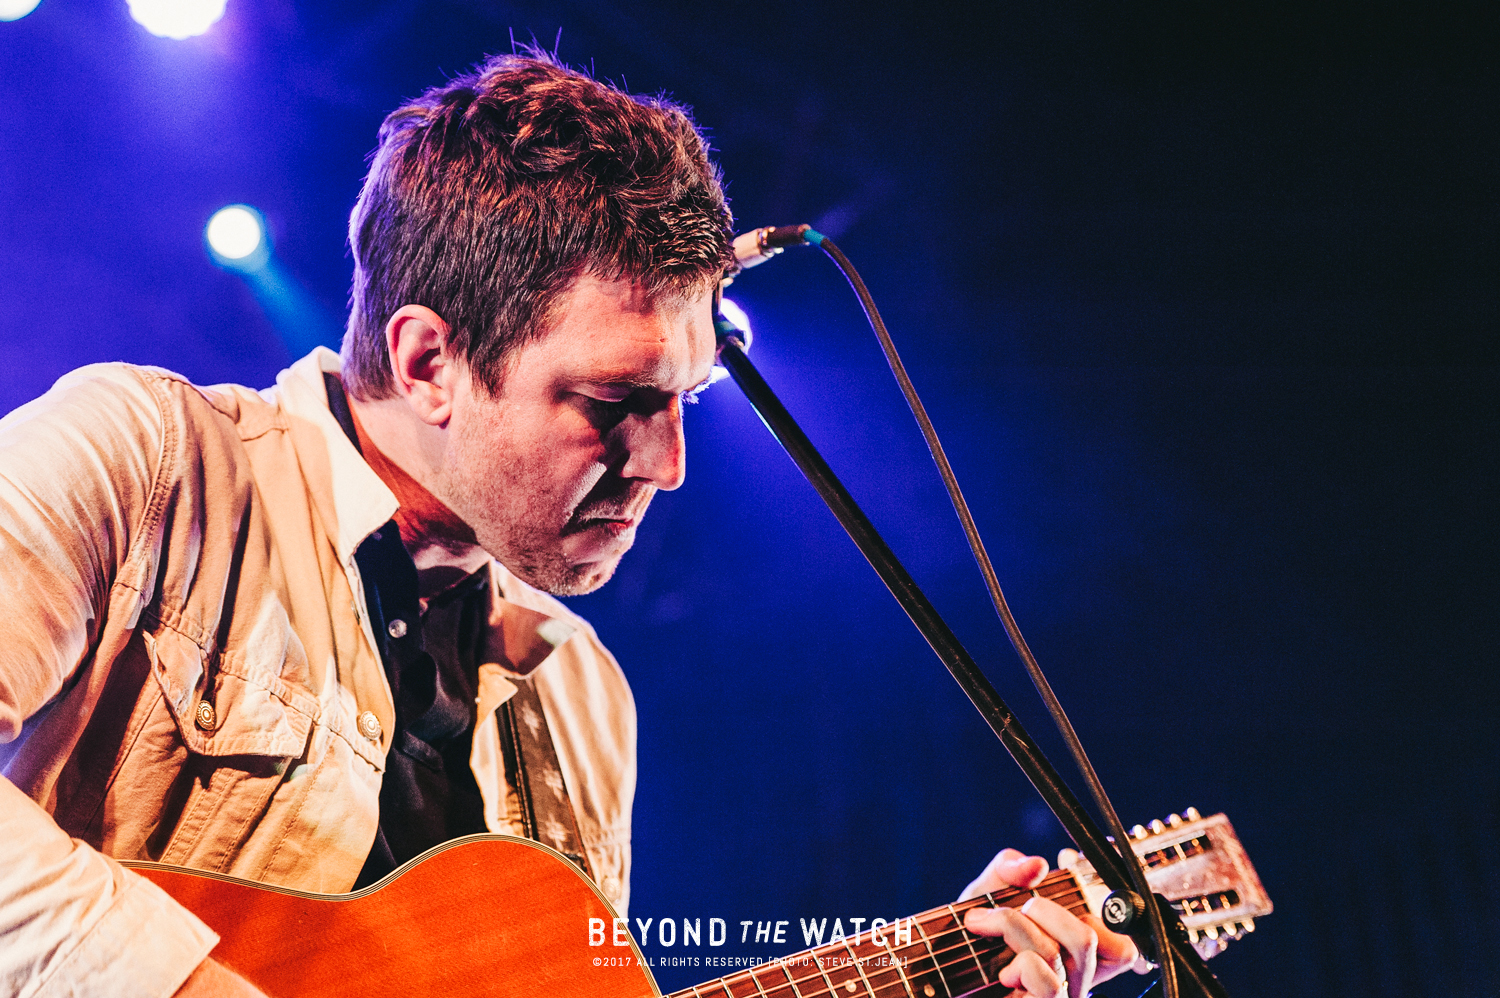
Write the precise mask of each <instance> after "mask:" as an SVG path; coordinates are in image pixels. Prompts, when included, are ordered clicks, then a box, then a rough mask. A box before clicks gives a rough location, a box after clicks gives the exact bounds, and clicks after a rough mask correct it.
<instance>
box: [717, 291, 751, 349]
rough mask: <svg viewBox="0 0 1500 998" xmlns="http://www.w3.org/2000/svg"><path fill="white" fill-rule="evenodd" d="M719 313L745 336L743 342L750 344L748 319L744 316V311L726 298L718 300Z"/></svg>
mask: <svg viewBox="0 0 1500 998" xmlns="http://www.w3.org/2000/svg"><path fill="white" fill-rule="evenodd" d="M719 311H720V312H723V313H724V318H726V319H728V320H729V321H730V322H732V323H734V324H735V325H736V326H738V327H740V329H741V331H743V332H744V334H745V342H746V343H748V342H750V335H751V330H750V317H749V316H748V315H746V314H745V310H744V309H742V308H740V307H739V305H737V304H735V303H734V302H733V301H731V300H730V299H728V298H720V299H719Z"/></svg>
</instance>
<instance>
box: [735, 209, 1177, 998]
mask: <svg viewBox="0 0 1500 998" xmlns="http://www.w3.org/2000/svg"><path fill="white" fill-rule="evenodd" d="M799 243H804V244H807V245H811V246H817V247H818V248H819V249H821V250H822V251H823V252H824V253H826V254H828V256H829V258H830V259H832V260H833V262H834V264H835V265H836V266H837V267H838V268H839V271H840V273H842V274H843V275H844V278H845V279H846V280H847V281H848V282H849V286H850V287H851V288H853V289H854V294H855V296H856V297H858V298H859V304H860V306H861V307H862V308H863V309H864V311H865V318H866V319H868V320H869V323H870V328H871V329H873V330H874V331H875V338H876V339H877V340H879V341H880V349H881V351H882V352H883V353H884V354H885V359H886V363H887V364H889V365H890V368H891V373H892V374H893V375H895V377H896V383H897V384H898V385H900V386H901V394H902V395H903V396H905V397H906V404H907V406H908V407H909V408H910V409H911V412H912V415H913V416H914V417H916V420H917V425H918V426H919V427H921V430H922V437H923V438H924V439H925V440H926V441H927V450H928V451H929V452H930V453H931V454H932V460H933V462H934V463H936V464H937V468H938V474H939V475H940V476H941V477H942V479H943V488H945V489H946V490H947V492H948V498H949V500H950V501H951V502H952V503H953V509H954V511H955V512H956V513H957V514H958V520H959V523H960V524H962V525H963V531H964V536H965V537H966V538H967V539H968V542H969V550H970V551H971V552H973V555H974V560H975V561H976V562H977V563H978V564H979V572H980V574H981V575H983V576H984V584H985V587H986V588H987V589H988V590H989V593H990V602H991V603H993V604H994V607H995V612H996V613H997V614H999V616H1000V621H1001V623H1002V624H1004V625H1005V633H1006V635H1007V636H1008V637H1009V638H1010V643H1011V647H1012V648H1014V649H1015V650H1016V654H1017V655H1018V656H1020V659H1021V662H1022V664H1023V665H1025V667H1026V674H1027V675H1028V676H1029V677H1030V678H1031V684H1032V685H1033V686H1035V687H1036V691H1037V693H1038V694H1039V695H1040V696H1041V698H1042V702H1043V703H1045V704H1046V705H1047V711H1048V713H1049V714H1051V715H1052V723H1053V724H1054V725H1055V726H1056V728H1057V730H1058V733H1059V734H1061V735H1062V738H1063V741H1064V742H1065V743H1066V744H1067V746H1068V752H1069V754H1070V755H1072V757H1073V762H1074V764H1075V765H1076V766H1077V767H1078V771H1079V772H1080V773H1081V774H1082V776H1083V779H1084V782H1085V783H1087V784H1088V788H1089V794H1090V796H1092V797H1093V799H1094V804H1095V806H1096V807H1097V808H1098V809H1099V812H1100V813H1101V814H1102V815H1103V816H1104V819H1105V824H1106V825H1107V826H1108V828H1109V832H1110V834H1111V835H1113V836H1114V840H1115V846H1116V849H1117V850H1118V851H1119V853H1120V858H1121V861H1122V862H1123V863H1124V866H1125V869H1126V870H1127V871H1128V873H1129V875H1130V882H1131V885H1132V886H1133V887H1134V889H1135V892H1136V893H1137V894H1139V895H1140V897H1141V900H1142V901H1143V902H1144V904H1145V908H1146V914H1147V916H1148V918H1149V920H1150V924H1151V936H1152V938H1153V939H1154V941H1155V943H1156V953H1157V964H1158V966H1159V967H1160V968H1161V974H1160V982H1161V985H1162V992H1163V995H1162V998H1179V995H1178V987H1177V973H1176V967H1175V965H1174V963H1173V954H1172V947H1171V946H1170V945H1168V943H1167V930H1166V923H1165V921H1164V920H1163V919H1162V914H1161V909H1160V908H1159V907H1158V906H1157V903H1156V898H1155V895H1154V894H1153V892H1152V890H1151V885H1150V884H1149V883H1148V882H1147V880H1146V871H1145V869H1144V867H1142V865H1141V860H1140V857H1139V856H1137V855H1136V854H1135V850H1134V849H1132V848H1131V847H1130V841H1131V840H1130V836H1129V835H1128V834H1127V833H1126V831H1125V826H1124V824H1122V823H1121V821H1120V816H1119V814H1117V813H1116V812H1115V806H1114V804H1113V803H1111V802H1110V799H1109V795H1108V794H1107V793H1106V792H1105V790H1104V784H1103V783H1101V782H1100V781H1099V774H1098V773H1096V772H1095V771H1094V764H1093V763H1092V762H1090V761H1089V757H1088V753H1087V752H1085V751H1084V748H1083V743H1082V742H1081V741H1079V739H1078V733H1077V732H1076V731H1074V730H1073V722H1072V721H1070V720H1068V715H1067V712H1066V711H1064V710H1063V706H1062V703H1061V702H1060V701H1059V700H1058V699H1057V694H1056V693H1054V692H1053V691H1052V684H1051V683H1049V682H1048V681H1047V677H1046V676H1045V675H1044V674H1043V673H1042V667H1041V666H1040V665H1038V664H1037V660H1036V656H1035V655H1033V654H1032V652H1031V647H1030V646H1029V645H1028V644H1027V643H1026V638H1025V637H1024V636H1023V635H1022V634H1021V628H1020V626H1019V625H1017V623H1016V618H1015V615H1014V614H1012V613H1011V610H1010V604H1009V602H1007V601H1006V599H1005V593H1004V591H1002V590H1001V588H1000V579H999V577H998V576H997V575H996V574H995V566H994V565H993V564H992V563H991V562H990V556H989V554H988V553H987V552H986V551H985V548H984V539H983V538H981V537H980V536H979V528H978V527H977V526H976V525H975V523H974V517H973V515H972V514H971V513H970V512H969V503H968V500H967V499H965V498H964V494H963V490H962V489H960V488H959V485H958V478H957V476H956V475H954V473H953V466H952V465H951V464H949V463H948V455H947V454H946V453H944V451H943V444H942V441H940V440H939V439H938V435H937V430H936V428H934V427H933V425H932V420H931V419H930V418H928V416H927V407H926V406H924V405H923V404H922V399H921V398H920V397H919V396H918V395H917V389H916V387H915V386H914V385H913V384H912V382H911V378H910V377H909V376H908V375H907V373H906V365H905V364H903V363H902V362H901V355H900V354H899V353H898V352H897V350H896V344H895V341H893V340H892V339H891V334H890V332H889V330H887V329H886V326H885V320H884V319H882V318H881V317H880V309H878V308H877V307H876V306H875V299H874V297H873V296H872V295H871V294H870V289H869V288H867V287H865V282H864V279H863V278H862V277H860V276H859V271H858V270H856V269H855V267H854V264H853V263H851V262H849V258H848V257H847V256H845V255H844V251H843V250H841V249H839V247H838V246H837V245H836V244H835V243H834V241H833V240H832V239H829V238H828V237H827V236H825V235H823V234H822V233H820V232H818V231H817V230H816V229H814V228H813V227H812V226H810V225H805V224H804V225H782V226H776V227H766V228H761V229H754V230H751V231H750V232H746V233H744V234H743V235H741V236H739V237H738V238H736V239H735V241H734V250H735V257H736V259H737V260H738V261H739V264H740V266H741V267H754V266H756V265H758V264H761V263H764V262H765V261H767V260H769V259H771V257H773V256H775V255H776V254H778V253H780V252H781V251H782V249H783V248H785V247H787V246H794V245H797V244H799Z"/></svg>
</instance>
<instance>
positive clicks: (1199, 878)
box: [1071, 807, 1271, 956]
mask: <svg viewBox="0 0 1500 998" xmlns="http://www.w3.org/2000/svg"><path fill="white" fill-rule="evenodd" d="M1130 847H1131V848H1132V849H1134V850H1135V854H1136V855H1137V856H1139V857H1140V858H1141V863H1142V864H1143V865H1144V866H1145V867H1146V880H1147V882H1148V883H1149V884H1150V885H1151V889H1152V890H1153V891H1154V892H1156V893H1157V894H1160V895H1162V896H1163V897H1165V898H1166V899H1167V900H1168V901H1170V902H1172V907H1173V908H1176V909H1177V913H1178V915H1180V916H1181V918H1182V924H1183V926H1184V927H1185V928H1186V929H1187V932H1188V939H1189V941H1190V942H1192V943H1193V944H1194V945H1195V946H1197V947H1198V950H1199V952H1200V953H1203V955H1204V956H1212V955H1213V954H1215V953H1217V952H1219V951H1220V950H1222V949H1223V948H1224V945H1225V944H1226V943H1227V942H1228V941H1229V940H1231V939H1239V938H1240V937H1241V936H1243V935H1244V934H1245V933H1247V932H1254V931H1255V920H1256V919H1257V918H1259V917H1261V916H1262V915H1269V914H1270V913H1271V899H1270V898H1269V897H1267V896H1266V890H1265V888H1264V887H1262V886H1261V883H1260V877H1259V876H1257V875H1256V873H1255V867H1253V866H1251V865H1250V857H1249V856H1247V855H1246V854H1245V847H1244V846H1242V845H1241V844H1240V840H1239V838H1238V837H1237V836H1236V835H1235V834H1234V826H1232V825H1230V823H1229V819H1228V818H1226V817H1225V816H1224V815H1222V814H1214V815H1210V816H1209V817H1207V818H1205V817H1203V816H1201V815H1200V814H1199V813H1198V811H1197V809H1195V808H1191V807H1190V808H1188V809H1187V810H1186V811H1184V812H1183V813H1182V814H1180V815H1178V814H1174V815H1171V816H1170V817H1169V818H1167V820H1166V821H1160V820H1157V821H1153V822H1151V824H1149V825H1136V826H1135V827H1134V828H1132V829H1131V830H1130ZM1071 870H1072V872H1073V874H1074V876H1075V877H1077V879H1078V882H1079V885H1080V886H1081V887H1082V888H1083V892H1084V896H1085V897H1086V898H1087V899H1088V902H1089V908H1090V910H1092V911H1093V912H1094V913H1095V914H1096V915H1097V914H1098V913H1099V908H1100V905H1102V904H1103V902H1104V899H1105V898H1106V897H1108V896H1109V888H1108V887H1106V886H1105V885H1104V884H1103V882H1101V881H1100V880H1099V877H1098V875H1097V874H1095V873H1094V868H1093V866H1092V865H1091V864H1090V863H1089V862H1088V861H1087V860H1085V859H1079V861H1078V862H1077V863H1076V864H1074V865H1073V866H1072V867H1071Z"/></svg>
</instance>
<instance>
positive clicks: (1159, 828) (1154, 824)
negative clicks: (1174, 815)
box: [1151, 818, 1167, 835]
mask: <svg viewBox="0 0 1500 998" xmlns="http://www.w3.org/2000/svg"><path fill="white" fill-rule="evenodd" d="M1166 830H1167V826H1166V825H1163V824H1162V823H1161V819H1160V818H1152V819H1151V834H1152V835H1160V834H1161V833H1162V832H1165V831H1166Z"/></svg>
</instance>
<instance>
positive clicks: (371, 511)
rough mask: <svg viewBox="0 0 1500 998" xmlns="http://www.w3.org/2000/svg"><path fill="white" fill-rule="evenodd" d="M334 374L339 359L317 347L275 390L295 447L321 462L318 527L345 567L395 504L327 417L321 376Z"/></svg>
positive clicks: (281, 376)
mask: <svg viewBox="0 0 1500 998" xmlns="http://www.w3.org/2000/svg"><path fill="white" fill-rule="evenodd" d="M339 369H340V364H339V355H338V354H336V353H334V352H333V351H332V350H329V349H328V348H327V347H318V348H316V349H315V350H313V352H312V353H310V354H308V355H307V356H306V357H303V358H302V359H301V360H299V361H297V362H296V363H295V364H293V365H292V366H291V367H289V368H287V369H286V370H285V371H282V372H281V373H280V374H278V375H277V376H276V387H277V389H278V392H277V394H278V395H279V396H280V401H281V407H282V410H283V411H284V412H285V413H286V415H287V416H288V418H289V419H290V421H291V422H292V425H293V428H294V432H296V433H297V438H298V446H299V447H309V446H313V447H317V448H318V450H319V451H320V456H321V457H323V458H324V459H325V460H326V461H327V466H328V472H329V501H328V502H319V503H318V506H319V509H320V511H321V512H322V514H323V516H324V518H325V520H328V521H331V522H326V523H325V524H324V527H325V529H326V530H327V531H328V534H329V536H330V537H332V538H333V539H334V546H335V547H336V548H337V550H338V555H339V563H340V564H342V565H346V566H347V565H349V564H350V563H352V562H353V560H354V552H355V550H356V549H357V548H358V547H359V546H360V544H361V543H363V541H364V539H365V538H366V537H369V536H370V534H372V533H374V532H375V531H377V530H379V529H380V528H381V527H383V526H385V524H386V523H387V522H388V521H389V520H390V518H391V517H392V516H394V515H395V513H396V508H397V506H399V505H400V504H399V503H397V502H396V497H395V495H394V494H393V493H392V492H391V490H390V489H388V488H386V485H385V483H384V482H382V481H381V480H380V476H379V475H377V474H375V472H374V471H372V470H370V466H369V465H368V464H366V463H365V459H364V458H363V457H361V456H360V454H359V451H358V450H356V449H355V447H354V445H353V444H352V443H350V442H349V438H348V437H347V436H345V434H344V430H343V427H341V426H339V422H338V420H337V419H335V418H334V417H333V413H331V412H329V411H328V390H327V389H326V388H325V387H324V384H323V374H324V373H325V372H327V373H331V374H338V373H339ZM299 430H300V431H302V432H297V431H299Z"/></svg>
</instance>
